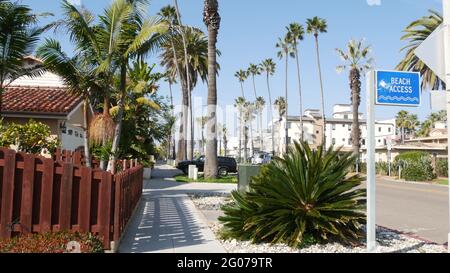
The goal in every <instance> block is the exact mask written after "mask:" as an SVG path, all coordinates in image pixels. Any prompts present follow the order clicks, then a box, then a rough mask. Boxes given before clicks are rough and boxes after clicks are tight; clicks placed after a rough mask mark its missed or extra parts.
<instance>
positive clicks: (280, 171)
mask: <svg viewBox="0 0 450 273" xmlns="http://www.w3.org/2000/svg"><path fill="white" fill-rule="evenodd" d="M353 162H354V158H353V156H352V154H351V153H343V152H341V150H340V149H334V148H333V147H332V148H329V149H328V150H325V149H324V148H323V147H322V146H320V147H319V148H318V150H311V149H310V148H309V145H308V144H307V143H306V142H302V143H298V142H296V143H295V145H294V146H292V147H290V148H289V152H288V153H287V154H286V155H285V157H284V159H281V158H276V159H275V160H274V161H273V162H272V163H270V164H268V165H266V166H264V167H263V168H262V171H261V173H260V175H259V176H256V177H254V178H253V180H252V182H251V183H250V191H249V192H247V193H239V192H237V191H235V192H233V193H232V196H233V199H234V201H235V202H234V203H233V204H230V205H227V206H225V207H224V208H223V210H224V212H225V216H223V217H220V218H219V220H220V221H221V222H223V223H224V231H223V235H224V236H225V237H231V238H236V239H238V240H251V241H252V242H254V243H260V242H267V243H272V244H276V243H286V244H288V245H290V246H292V247H298V246H300V245H301V244H302V243H304V240H305V239H306V238H309V239H313V240H315V241H318V242H325V241H329V240H339V241H340V242H342V243H353V242H358V241H359V240H360V239H361V238H362V236H363V230H362V226H363V225H364V224H365V213H364V209H365V204H366V200H365V194H366V191H365V189H361V188H359V186H360V185H361V183H362V179H361V177H360V176H359V175H352V176H349V175H348V171H347V170H348V169H349V168H350V166H352V165H353Z"/></svg>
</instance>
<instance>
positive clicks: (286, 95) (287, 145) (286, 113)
mask: <svg viewBox="0 0 450 273" xmlns="http://www.w3.org/2000/svg"><path fill="white" fill-rule="evenodd" d="M288 65H289V53H288V52H286V90H285V99H286V106H285V107H286V112H285V113H284V116H285V120H286V122H285V123H284V131H285V139H284V152H285V153H287V151H288V149H289V127H288V123H289V119H288V105H289V103H288V91H289V87H288V68H289V67H288Z"/></svg>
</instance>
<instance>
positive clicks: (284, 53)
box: [276, 34, 295, 152]
mask: <svg viewBox="0 0 450 273" xmlns="http://www.w3.org/2000/svg"><path fill="white" fill-rule="evenodd" d="M276 47H277V48H280V51H278V54H277V55H278V58H280V59H283V58H285V60H286V62H285V68H286V71H285V95H284V96H285V102H286V104H285V108H286V109H285V110H286V111H285V116H286V117H285V118H286V123H285V126H284V130H285V131H286V133H285V141H284V146H285V151H286V152H287V150H288V147H289V141H288V140H289V128H288V123H287V120H288V103H287V101H288V98H289V97H288V91H289V90H288V89H289V88H288V73H289V69H288V68H289V67H288V65H289V56H290V57H295V55H294V54H295V53H294V51H293V48H292V46H291V37H290V36H289V35H288V34H286V36H285V37H284V38H283V39H281V38H280V39H279V40H278V43H277V44H276Z"/></svg>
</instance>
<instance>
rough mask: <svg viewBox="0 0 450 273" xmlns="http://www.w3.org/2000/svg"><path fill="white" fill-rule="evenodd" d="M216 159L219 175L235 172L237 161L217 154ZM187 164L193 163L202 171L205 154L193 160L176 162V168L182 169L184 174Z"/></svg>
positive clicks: (186, 172) (187, 170)
mask: <svg viewBox="0 0 450 273" xmlns="http://www.w3.org/2000/svg"><path fill="white" fill-rule="evenodd" d="M217 160H218V162H217V165H218V168H219V175H220V176H227V175H228V173H237V163H236V160H235V159H234V158H231V157H222V156H219V157H217ZM189 165H195V166H197V168H198V171H199V172H203V169H204V167H205V156H200V157H199V158H197V159H196V160H193V161H181V162H179V163H178V165H177V169H179V170H181V171H183V172H184V174H188V172H189Z"/></svg>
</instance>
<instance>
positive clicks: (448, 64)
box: [442, 0, 450, 253]
mask: <svg viewBox="0 0 450 273" xmlns="http://www.w3.org/2000/svg"><path fill="white" fill-rule="evenodd" d="M442 5H443V11H444V27H445V30H444V60H445V82H446V92H447V123H448V124H447V129H448V133H447V134H448V137H449V139H448V144H450V126H449V125H450V120H449V117H450V96H449V92H450V61H449V58H450V51H449V46H450V38H449V35H450V32H449V27H448V26H449V25H450V1H449V0H443V1H442ZM448 144H447V146H448ZM447 150H448V159H449V160H448V164H449V169H450V149H449V148H448V147H447ZM449 182H450V181H449ZM448 189H449V195H448V197H449V211H450V183H449V187H448ZM449 218H450V215H449ZM447 244H448V252H449V253H450V221H449V233H448V241H447Z"/></svg>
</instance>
